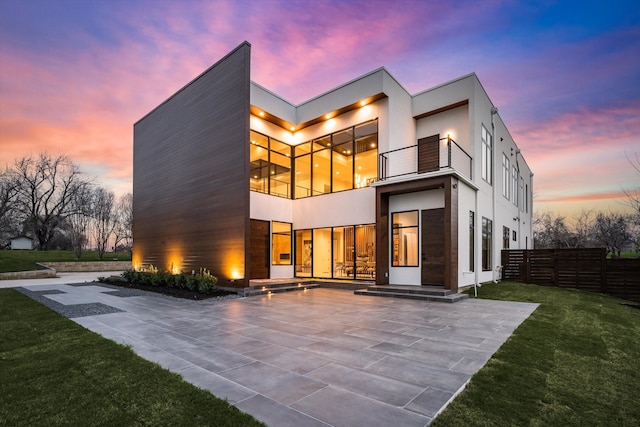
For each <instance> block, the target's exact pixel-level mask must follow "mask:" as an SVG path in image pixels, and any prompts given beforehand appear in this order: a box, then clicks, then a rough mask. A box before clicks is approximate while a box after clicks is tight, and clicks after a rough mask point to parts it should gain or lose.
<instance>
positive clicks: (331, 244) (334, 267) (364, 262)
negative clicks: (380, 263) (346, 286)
mask: <svg viewBox="0 0 640 427" xmlns="http://www.w3.org/2000/svg"><path fill="white" fill-rule="evenodd" d="M295 236H296V240H295V254H296V259H295V266H296V268H295V273H296V277H312V276H313V277H318V278H333V279H351V280H353V279H365V280H372V279H375V275H376V251H375V247H376V245H375V242H376V228H375V225H373V224H365V225H355V226H354V225H350V226H344V227H332V228H316V229H313V230H296V232H295Z"/></svg>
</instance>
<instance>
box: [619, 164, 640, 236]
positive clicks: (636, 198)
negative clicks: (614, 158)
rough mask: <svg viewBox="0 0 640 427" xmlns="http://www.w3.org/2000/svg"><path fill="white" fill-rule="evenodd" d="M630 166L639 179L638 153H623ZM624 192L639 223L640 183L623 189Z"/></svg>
mask: <svg viewBox="0 0 640 427" xmlns="http://www.w3.org/2000/svg"><path fill="white" fill-rule="evenodd" d="M625 156H626V157H627V160H628V161H629V164H631V167H632V168H633V169H635V171H636V173H637V174H638V178H639V181H640V155H638V153H635V155H634V156H633V157H630V156H629V155H627V154H625ZM623 191H624V194H625V195H626V196H627V205H628V206H630V207H631V208H632V209H633V210H634V212H635V217H636V218H635V219H636V224H639V225H640V184H636V187H634V188H625V189H623Z"/></svg>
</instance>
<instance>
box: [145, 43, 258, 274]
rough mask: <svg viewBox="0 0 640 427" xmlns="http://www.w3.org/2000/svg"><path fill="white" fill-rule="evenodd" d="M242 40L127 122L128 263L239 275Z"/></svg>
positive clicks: (245, 201) (245, 95) (244, 176)
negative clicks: (130, 126) (130, 172)
mask: <svg viewBox="0 0 640 427" xmlns="http://www.w3.org/2000/svg"><path fill="white" fill-rule="evenodd" d="M249 72H250V45H249V44H248V43H246V42H245V43H243V44H242V45H240V46H239V47H238V48H236V49H235V50H234V51H232V52H231V53H229V54H228V55H227V56H226V57H225V58H223V59H222V60H220V61H219V62H217V63H216V64H215V65H213V66H212V67H210V68H209V69H208V70H207V71H205V72H204V73H203V74H201V75H200V76H199V77H198V78H196V79H195V80H193V81H192V82H190V83H189V84H188V85H187V86H185V87H184V88H182V89H181V90H180V91H178V92H177V93H176V94H174V95H173V96H171V97H170V98H169V99H168V100H166V101H165V102H163V103H162V104H160V105H159V106H158V107H157V108H155V109H154V110H153V111H152V112H150V113H149V114H147V115H146V116H145V117H144V118H142V119H141V120H140V121H138V122H137V123H136V124H135V125H134V177H133V197H134V225H133V233H134V247H133V252H134V253H133V262H134V264H148V263H152V264H154V265H156V266H157V267H158V268H160V269H169V268H171V267H172V266H173V267H174V268H175V269H176V270H183V271H188V272H190V271H191V270H198V269H200V268H201V267H204V268H207V269H210V270H211V272H212V273H213V274H215V275H217V276H218V277H219V278H220V279H221V281H222V282H224V281H226V280H230V279H237V278H244V277H245V259H246V256H247V255H246V254H245V247H246V245H247V242H248V236H247V232H246V231H247V229H248V225H249V174H248V168H247V164H248V144H247V141H248V140H249Z"/></svg>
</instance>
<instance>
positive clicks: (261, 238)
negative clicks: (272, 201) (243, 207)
mask: <svg viewBox="0 0 640 427" xmlns="http://www.w3.org/2000/svg"><path fill="white" fill-rule="evenodd" d="M249 228H250V230H251V232H250V240H251V241H250V244H249V248H250V249H249V256H250V258H251V260H250V261H249V266H250V268H249V271H250V275H249V279H268V278H269V252H270V251H269V221H260V220H257V219H252V220H251V223H250V227H249Z"/></svg>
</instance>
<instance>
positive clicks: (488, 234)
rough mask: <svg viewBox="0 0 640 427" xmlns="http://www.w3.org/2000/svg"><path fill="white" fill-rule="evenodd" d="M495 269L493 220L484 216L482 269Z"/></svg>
mask: <svg viewBox="0 0 640 427" xmlns="http://www.w3.org/2000/svg"><path fill="white" fill-rule="evenodd" d="M491 270H493V221H492V220H490V219H489V218H486V217H484V216H483V217H482V271H491Z"/></svg>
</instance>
